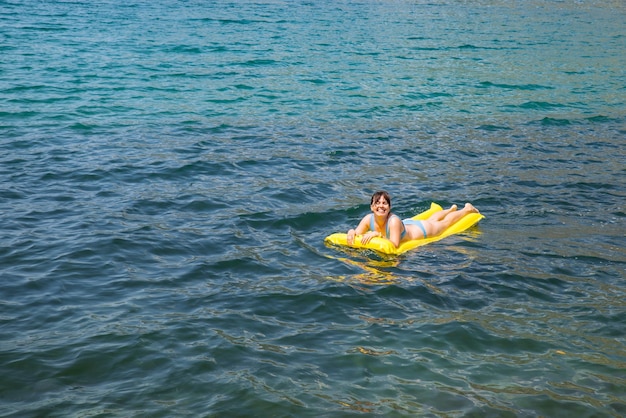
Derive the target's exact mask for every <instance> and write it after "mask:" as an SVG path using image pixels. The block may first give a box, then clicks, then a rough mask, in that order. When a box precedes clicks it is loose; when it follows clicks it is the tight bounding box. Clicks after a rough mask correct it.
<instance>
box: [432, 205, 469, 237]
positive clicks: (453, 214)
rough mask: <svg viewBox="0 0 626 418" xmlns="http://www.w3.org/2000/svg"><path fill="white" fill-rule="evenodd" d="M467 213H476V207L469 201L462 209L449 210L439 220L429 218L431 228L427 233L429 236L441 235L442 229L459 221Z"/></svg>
mask: <svg viewBox="0 0 626 418" xmlns="http://www.w3.org/2000/svg"><path fill="white" fill-rule="evenodd" d="M450 209H452V208H450ZM468 213H478V209H476V208H475V207H474V206H473V205H472V204H471V203H466V204H465V207H464V208H463V209H461V210H457V211H449V213H448V214H447V215H446V216H444V218H443V219H441V220H431V219H430V218H429V219H428V221H429V223H430V225H431V227H432V229H431V230H430V231H429V234H428V235H429V236H430V237H436V236H437V235H441V233H442V232H443V231H445V230H446V229H448V228H449V227H450V226H451V225H452V224H454V223H456V222H457V221H459V220H460V219H461V218H462V217H464V216H465V215H467V214H468ZM433 216H434V215H433Z"/></svg>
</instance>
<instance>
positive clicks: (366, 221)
mask: <svg viewBox="0 0 626 418" xmlns="http://www.w3.org/2000/svg"><path fill="white" fill-rule="evenodd" d="M370 216H374V215H372V214H369V215H365V216H364V217H363V219H361V222H359V225H358V226H357V227H356V229H350V230H349V231H348V234H347V237H346V240H347V242H348V244H349V245H352V244H353V243H354V237H355V236H357V235H363V234H365V233H366V232H367V231H369V229H370ZM376 234H378V233H376ZM367 235H370V234H367ZM367 235H366V236H364V237H362V238H361V242H362V243H363V244H367V242H368V241H369V240H371V239H372V237H369V238H367V241H365V239H366V237H367Z"/></svg>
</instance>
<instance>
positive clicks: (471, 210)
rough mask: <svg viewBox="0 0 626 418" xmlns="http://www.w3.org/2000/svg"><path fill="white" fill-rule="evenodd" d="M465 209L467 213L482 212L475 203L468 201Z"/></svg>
mask: <svg viewBox="0 0 626 418" xmlns="http://www.w3.org/2000/svg"><path fill="white" fill-rule="evenodd" d="M463 210H464V211H466V212H467V213H480V212H479V211H478V209H476V208H475V207H474V205H472V204H471V203H466V204H465V207H464V208H463Z"/></svg>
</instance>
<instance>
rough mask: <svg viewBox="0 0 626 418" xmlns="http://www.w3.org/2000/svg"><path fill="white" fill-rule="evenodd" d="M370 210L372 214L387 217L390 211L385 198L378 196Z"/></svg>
mask: <svg viewBox="0 0 626 418" xmlns="http://www.w3.org/2000/svg"><path fill="white" fill-rule="evenodd" d="M371 208H372V212H374V214H375V215H377V216H387V215H388V214H389V211H390V210H391V207H390V206H389V202H388V201H387V199H385V196H380V197H379V198H378V200H374V202H373V203H372V206H371Z"/></svg>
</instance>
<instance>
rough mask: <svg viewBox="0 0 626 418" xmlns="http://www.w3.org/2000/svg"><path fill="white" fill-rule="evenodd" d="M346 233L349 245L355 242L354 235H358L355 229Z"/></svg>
mask: <svg viewBox="0 0 626 418" xmlns="http://www.w3.org/2000/svg"><path fill="white" fill-rule="evenodd" d="M346 235H347V237H346V241H347V242H348V245H352V244H353V243H354V236H355V235H356V232H355V230H354V229H351V230H349V231H348V233H347V234H346Z"/></svg>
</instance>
